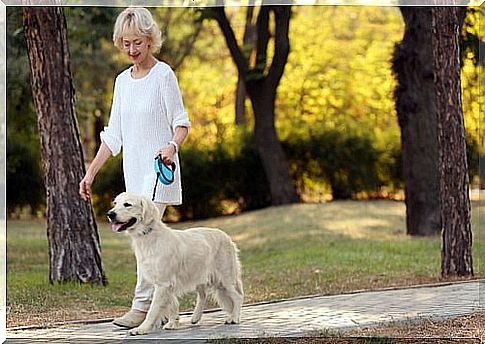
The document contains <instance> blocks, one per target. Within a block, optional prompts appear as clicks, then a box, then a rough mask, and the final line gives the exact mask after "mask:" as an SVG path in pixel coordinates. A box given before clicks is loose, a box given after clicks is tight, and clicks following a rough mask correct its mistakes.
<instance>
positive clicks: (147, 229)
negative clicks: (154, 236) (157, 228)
mask: <svg viewBox="0 0 485 344" xmlns="http://www.w3.org/2000/svg"><path fill="white" fill-rule="evenodd" d="M152 231H153V228H152V227H148V228H145V229H144V230H142V233H143V235H148V234H150V233H151V232H152Z"/></svg>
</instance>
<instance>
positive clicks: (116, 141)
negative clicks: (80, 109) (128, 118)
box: [100, 80, 123, 156]
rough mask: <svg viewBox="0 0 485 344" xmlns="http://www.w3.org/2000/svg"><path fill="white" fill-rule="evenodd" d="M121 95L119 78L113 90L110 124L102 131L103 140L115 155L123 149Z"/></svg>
mask: <svg viewBox="0 0 485 344" xmlns="http://www.w3.org/2000/svg"><path fill="white" fill-rule="evenodd" d="M119 98H120V95H119V90H118V87H117V80H116V81H115V86H114V91H113V103H112V104H111V114H110V116H109V121H108V126H107V127H104V130H103V131H102V132H101V134H100V137H101V142H103V143H105V144H106V145H107V146H108V148H109V150H110V151H111V153H112V154H113V156H116V155H118V153H119V152H120V151H121V146H122V142H123V138H122V134H121V109H120V99H119Z"/></svg>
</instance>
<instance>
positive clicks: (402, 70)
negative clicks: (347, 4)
mask: <svg viewBox="0 0 485 344" xmlns="http://www.w3.org/2000/svg"><path fill="white" fill-rule="evenodd" d="M400 9H401V13H402V15H403V18H404V23H405V31H404V37H403V40H402V42H401V43H399V44H397V45H396V47H395V50H394V55H393V61H392V64H393V72H394V73H395V74H396V76H397V81H398V87H397V88H396V90H395V93H394V96H395V99H396V110H397V115H398V121H399V126H400V128H401V148H402V149H401V151H402V166H403V167H402V168H403V178H404V184H405V199H406V227H407V233H408V234H409V235H422V236H427V235H436V234H439V233H440V232H441V220H440V204H439V185H440V179H439V178H440V176H439V171H438V132H437V111H438V110H437V104H436V96H435V95H436V85H435V82H434V65H433V49H432V44H431V40H432V30H431V25H430V23H431V21H432V20H431V15H432V8H431V7H407V6H403V7H401V8H400ZM457 15H458V23H459V27H461V25H462V24H463V20H464V16H465V8H462V9H459V10H457Z"/></svg>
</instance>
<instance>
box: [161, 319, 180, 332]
mask: <svg viewBox="0 0 485 344" xmlns="http://www.w3.org/2000/svg"><path fill="white" fill-rule="evenodd" d="M179 327H180V323H179V320H178V319H177V320H175V321H169V322H168V323H167V324H166V325H165V326H163V329H164V330H176V329H178V328H179Z"/></svg>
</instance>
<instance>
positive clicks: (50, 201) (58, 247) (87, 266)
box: [23, 7, 107, 285]
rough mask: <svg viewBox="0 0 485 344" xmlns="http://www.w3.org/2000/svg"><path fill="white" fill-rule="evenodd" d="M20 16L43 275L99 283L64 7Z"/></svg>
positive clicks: (30, 9) (101, 274) (52, 279)
mask: <svg viewBox="0 0 485 344" xmlns="http://www.w3.org/2000/svg"><path fill="white" fill-rule="evenodd" d="M23 15H24V30H25V37H26V41H27V48H28V55H29V60H30V69H31V80H32V92H33V97H34V103H35V107H36V111H37V116H38V128H39V136H40V141H41V149H42V160H43V167H44V181H45V186H46V189H47V234H48V239H49V259H50V273H49V280H50V282H51V283H53V282H67V281H75V282H80V283H96V284H102V285H105V284H106V283H107V281H106V278H105V275H104V272H103V267H102V263H101V253H100V247H99V237H98V230H97V227H96V222H95V219H94V214H93V210H92V207H91V204H90V203H89V202H84V201H83V200H82V199H81V198H80V196H79V193H78V190H79V186H78V184H79V181H80V180H81V179H82V177H83V176H84V173H85V167H84V163H83V156H82V148H81V143H80V141H79V132H78V127H77V121H76V117H75V111H74V87H73V84H72V77H71V70H70V65H69V51H68V46H67V37H66V20H65V16H64V12H63V9H62V8H61V7H24V8H23Z"/></svg>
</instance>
